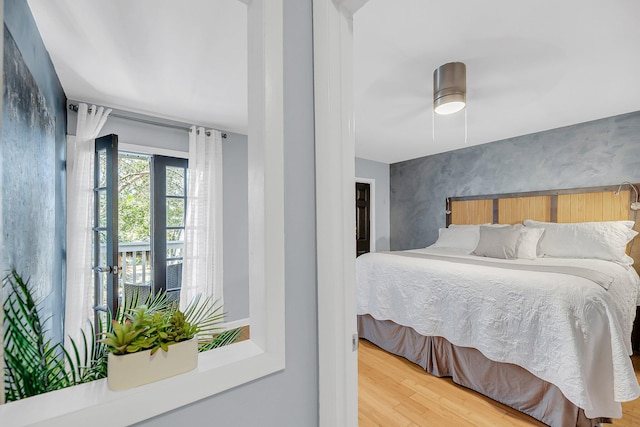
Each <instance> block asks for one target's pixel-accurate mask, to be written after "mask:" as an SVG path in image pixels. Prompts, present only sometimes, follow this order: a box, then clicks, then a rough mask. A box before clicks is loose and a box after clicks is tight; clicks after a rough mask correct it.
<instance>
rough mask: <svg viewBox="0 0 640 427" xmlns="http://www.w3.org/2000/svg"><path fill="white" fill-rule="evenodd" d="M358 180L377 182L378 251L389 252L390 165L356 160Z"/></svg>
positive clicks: (376, 219)
mask: <svg viewBox="0 0 640 427" xmlns="http://www.w3.org/2000/svg"><path fill="white" fill-rule="evenodd" d="M358 178H369V179H374V180H375V188H376V193H375V215H376V218H375V221H376V223H375V231H376V251H388V250H389V247H390V232H389V165H388V164H386V163H380V162H374V161H373V160H366V159H359V158H356V181H358Z"/></svg>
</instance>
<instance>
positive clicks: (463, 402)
mask: <svg viewBox="0 0 640 427" xmlns="http://www.w3.org/2000/svg"><path fill="white" fill-rule="evenodd" d="M633 363H634V366H635V371H636V376H637V377H638V379H639V380H640V356H634V357H633ZM358 387H359V389H358V393H359V398H358V405H359V411H358V421H359V427H377V426H379V427H396V426H402V427H417V426H419V427H441V426H442V427H450V426H456V427H457V426H487V427H489V426H491V427H501V426H518V427H520V426H522V427H524V426H527V427H530V426H540V427H544V426H545V424H542V423H541V422H539V421H537V420H535V419H533V418H531V417H529V416H527V415H524V414H523V413H521V412H518V411H516V410H514V409H511V408H509V407H507V406H505V405H502V404H500V403H498V402H495V401H493V400H491V399H489V398H488V397H485V396H483V395H481V394H479V393H476V392H474V391H471V390H469V389H466V388H464V387H461V386H458V385H456V384H454V383H453V381H451V379H450V378H437V377H434V376H433V375H430V374H428V373H427V372H425V371H424V370H423V369H422V368H420V367H419V366H418V365H415V364H413V363H411V362H409V361H408V360H406V359H404V358H401V357H398V356H394V355H392V354H390V353H387V352H386V351H384V350H381V349H380V348H378V347H376V346H375V345H373V344H371V343H370V342H369V341H365V340H360V348H359V356H358ZM622 410H623V413H624V415H623V417H622V419H616V420H614V422H613V426H615V427H631V426H635V427H638V426H640V399H636V400H635V401H633V402H627V403H624V404H623V405H622Z"/></svg>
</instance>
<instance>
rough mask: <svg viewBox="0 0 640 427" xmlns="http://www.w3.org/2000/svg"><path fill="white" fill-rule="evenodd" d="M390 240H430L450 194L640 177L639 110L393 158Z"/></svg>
mask: <svg viewBox="0 0 640 427" xmlns="http://www.w3.org/2000/svg"><path fill="white" fill-rule="evenodd" d="M390 170H391V172H390V175H391V248H392V250H401V249H410V248H418V247H424V246H427V245H430V244H432V243H433V242H435V240H436V239H437V237H438V228H439V227H444V225H445V212H444V211H445V198H446V197H453V196H471V195H481V194H496V193H511V192H520V191H535V190H547V189H560V188H576V187H590V186H599V185H613V184H618V183H620V182H622V181H631V182H638V181H640V112H634V113H630V114H624V115H620V116H616V117H610V118H605V119H601V120H595V121H592V122H587V123H581V124H577V125H573V126H567V127H563V128H559V129H553V130H549V131H545V132H539V133H535V134H531V135H525V136H520V137H516V138H510V139H505V140H502V141H497V142H492V143H489V144H484V145H479V146H474V147H469V148H464V149H461V150H456V151H451V152H447V153H442V154H436V155H433V156H427V157H422V158H419V159H413V160H409V161H406V162H400V163H395V164H392V165H391V168H390Z"/></svg>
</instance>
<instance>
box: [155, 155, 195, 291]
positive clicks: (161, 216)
mask: <svg viewBox="0 0 640 427" xmlns="http://www.w3.org/2000/svg"><path fill="white" fill-rule="evenodd" d="M188 166H189V161H188V160H187V159H183V158H177V157H169V156H163V155H160V154H152V155H151V171H152V172H151V206H152V209H153V211H152V212H151V223H152V225H151V230H152V231H151V258H152V265H153V279H152V280H151V285H152V287H153V293H154V294H155V293H158V292H162V291H166V292H175V291H176V289H177V288H176V289H167V283H166V281H167V231H168V228H167V227H168V225H167V215H166V206H167V198H168V195H167V191H166V171H167V167H178V168H184V170H185V174H184V187H183V188H184V196H183V197H181V198H182V199H183V200H184V210H185V213H186V209H187V185H188V184H187V168H188ZM185 220H186V217H184V218H183V222H182V224H183V225H182V227H181V228H182V229H183V230H184V221H185Z"/></svg>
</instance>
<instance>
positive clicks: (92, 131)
mask: <svg viewBox="0 0 640 427" xmlns="http://www.w3.org/2000/svg"><path fill="white" fill-rule="evenodd" d="M109 113H111V110H110V109H109V110H106V111H105V109H104V108H103V107H99V108H96V106H95V105H92V106H91V109H89V108H88V106H87V104H83V103H81V104H79V105H78V122H77V126H76V134H75V136H74V135H67V286H66V298H65V300H66V307H65V317H64V330H65V336H66V338H65V346H68V345H69V338H72V339H73V340H74V341H76V343H78V342H81V341H80V340H82V333H81V328H85V327H86V326H87V322H88V321H91V322H92V321H93V308H92V307H93V285H92V276H93V271H92V261H91V255H92V253H93V248H92V243H91V241H92V231H91V227H92V226H93V162H94V151H95V138H96V137H97V136H98V134H99V133H100V130H101V129H102V127H103V126H104V124H105V122H106V121H107V117H108V116H109Z"/></svg>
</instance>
